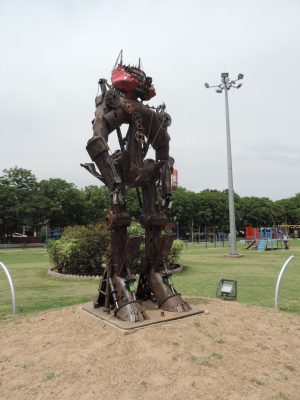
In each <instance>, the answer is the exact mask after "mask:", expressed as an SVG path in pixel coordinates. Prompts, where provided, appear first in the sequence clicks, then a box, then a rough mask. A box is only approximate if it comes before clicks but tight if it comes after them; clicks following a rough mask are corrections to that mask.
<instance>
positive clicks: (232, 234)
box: [204, 72, 244, 256]
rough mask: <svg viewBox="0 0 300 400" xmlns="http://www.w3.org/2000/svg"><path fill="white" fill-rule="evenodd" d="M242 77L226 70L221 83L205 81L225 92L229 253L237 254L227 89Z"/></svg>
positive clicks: (235, 86) (217, 90)
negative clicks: (231, 74)
mask: <svg viewBox="0 0 300 400" xmlns="http://www.w3.org/2000/svg"><path fill="white" fill-rule="evenodd" d="M243 78H244V75H243V74H238V77H237V79H235V80H230V79H229V74H228V72H222V74H221V83H220V84H219V85H214V86H210V85H209V84H208V83H205V85H204V86H205V87H206V88H216V92H217V93H222V92H223V90H224V93H225V114H226V140H227V167H228V202H229V224H230V255H232V256H237V255H238V253H237V249H236V226H235V212H234V191H233V177H232V158H231V141H230V125H229V107H228V90H230V89H231V88H235V89H239V88H240V87H241V86H242V83H238V81H240V80H241V79H243Z"/></svg>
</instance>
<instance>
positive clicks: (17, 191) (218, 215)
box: [0, 166, 300, 236]
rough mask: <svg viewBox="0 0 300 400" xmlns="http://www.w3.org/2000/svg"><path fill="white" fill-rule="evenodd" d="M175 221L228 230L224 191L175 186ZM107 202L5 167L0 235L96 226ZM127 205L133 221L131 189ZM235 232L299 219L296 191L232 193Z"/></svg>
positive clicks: (97, 191) (93, 189)
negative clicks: (275, 196)
mask: <svg viewBox="0 0 300 400" xmlns="http://www.w3.org/2000/svg"><path fill="white" fill-rule="evenodd" d="M173 202H174V209H175V218H176V222H178V223H179V226H180V233H181V234H182V235H183V236H184V235H185V234H186V233H187V232H189V231H190V229H191V226H192V225H193V226H194V227H195V228H196V227H199V226H200V227H201V228H202V229H201V230H202V231H203V228H204V226H207V227H210V228H212V227H214V228H215V229H216V230H219V231H224V232H228V230H229V218H228V192H227V190H224V191H218V190H213V189H205V190H202V191H201V192H197V193H196V192H193V191H190V190H187V189H185V188H182V187H179V188H178V189H177V190H175V191H173ZM109 206H110V195H109V192H108V190H107V188H106V187H105V186H96V185H92V186H86V187H85V188H83V189H78V188H77V187H76V186H75V185H74V184H73V183H69V182H66V181H65V180H63V179H59V178H52V179H48V180H42V181H40V182H38V180H37V179H36V177H35V175H34V174H33V173H32V172H31V171H30V170H26V169H23V168H18V167H16V166H15V167H13V168H10V169H5V170H4V171H3V175H2V176H0V235H1V234H2V235H3V234H7V235H10V234H11V233H12V232H14V231H15V230H16V229H17V227H20V226H24V225H25V226H30V227H32V229H33V228H35V229H36V230H37V231H38V230H40V229H41V228H42V227H43V226H45V225H46V224H47V225H48V226H50V227H65V226H75V225H89V224H97V223H99V222H101V220H102V219H103V216H104V213H105V210H106V209H107V208H109ZM127 208H128V211H129V212H130V214H131V215H132V216H133V217H135V218H136V219H138V217H139V215H140V214H141V210H140V206H139V201H138V197H137V193H136V190H135V189H128V190H127ZM235 211H236V227H237V230H243V229H244V228H245V226H268V225H273V224H281V223H287V224H299V223H300V193H298V194H296V195H295V196H293V197H290V198H287V199H282V200H278V201H272V200H270V199H269V198H265V197H262V198H259V197H254V196H252V197H241V196H238V195H237V194H235Z"/></svg>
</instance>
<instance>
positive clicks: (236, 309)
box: [0, 299, 300, 400]
mask: <svg viewBox="0 0 300 400" xmlns="http://www.w3.org/2000/svg"><path fill="white" fill-rule="evenodd" d="M193 303H194V304H195V303H196V301H194V302H193ZM201 306H202V307H203V308H205V309H206V310H208V311H209V313H208V314H200V315H197V316H193V317H189V318H186V319H181V320H177V321H173V322H168V323H164V324H159V325H154V326H151V327H149V328H145V329H142V330H139V331H136V332H135V333H132V334H127V335H125V334H124V333H122V332H119V331H117V330H116V329H115V328H113V327H110V326H107V325H105V323H104V322H102V321H101V320H99V319H97V318H95V317H94V316H92V315H90V314H88V313H86V312H84V311H83V310H82V309H81V307H79V306H74V307H68V308H64V309H59V310H54V311H49V312H45V313H39V314H34V315H32V316H27V317H16V318H10V319H8V320H4V321H3V320H2V321H1V322H0V346H1V349H0V398H1V400H4V399H5V400H6V399H7V400H8V399H12V400H18V399H22V400H35V399H43V400H47V399H51V400H52V399H58V400H60V399H72V400H77V399H80V400H87V399H105V400H106V399H120V400H125V399H126V400H127V399H128V400H133V399H145V400H150V399H156V400H159V399H164V400H168V399H174V400H176V399H178V400H179V399H180V400H182V399H184V400H192V399H193V400H194V399H205V400H207V399H220V400H221V399H222V400H224V399H226V400H227V399H231V400H235V399H238V400H240V399H247V400H248V399H249V400H250V399H251V400H254V399H263V400H268V399H272V400H274V399H281V400H282V399H283V400H299V399H300V317H299V316H295V315H290V314H286V313H277V312H275V311H274V310H271V309H264V308H258V307H250V306H245V305H241V304H238V303H234V302H222V301H220V300H206V299H202V300H201Z"/></svg>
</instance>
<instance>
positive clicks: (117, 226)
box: [83, 51, 191, 322]
mask: <svg viewBox="0 0 300 400" xmlns="http://www.w3.org/2000/svg"><path fill="white" fill-rule="evenodd" d="M111 81H112V84H111V85H110V84H108V82H107V80H105V79H100V80H99V85H100V88H101V94H100V95H99V96H97V97H96V100H95V102H96V112H95V119H94V120H93V121H92V124H93V137H92V138H91V139H90V140H89V141H88V143H87V147H86V149H87V151H88V153H89V155H90V157H91V159H92V160H93V161H94V163H95V164H96V166H97V168H98V169H99V171H100V174H101V175H100V174H99V173H98V172H97V171H96V169H95V166H94V164H93V163H88V164H84V165H83V166H84V167H85V168H86V169H88V170H89V172H91V173H92V174H93V175H95V176H97V177H98V178H99V179H100V180H102V181H103V182H104V183H105V185H107V187H108V188H109V190H110V193H111V209H110V210H108V211H107V212H106V215H105V226H106V228H107V229H109V230H110V231H111V243H110V246H109V251H108V262H107V265H106V266H105V269H104V272H103V275H102V278H101V281H100V286H99V294H98V295H97V297H96V298H95V300H94V307H95V308H98V307H103V309H104V310H105V311H110V310H114V315H115V317H117V318H119V319H121V320H124V321H130V322H137V321H143V320H146V319H148V316H147V313H146V311H145V309H144V307H143V303H142V301H144V300H152V301H155V302H157V305H158V307H160V308H161V309H162V310H165V311H173V312H179V313H180V312H185V311H189V310H190V309H191V307H190V306H189V304H188V303H187V302H185V301H184V300H183V299H182V298H181V296H180V294H179V293H178V292H177V291H176V289H175V288H174V286H173V284H172V280H171V272H170V270H169V269H168V265H167V262H166V260H167V257H168V255H169V253H170V251H171V247H172V242H173V239H174V235H173V234H168V233H165V231H164V230H165V228H166V225H167V222H168V214H169V211H170V210H171V206H172V204H171V203H172V201H171V171H172V168H173V162H174V160H173V159H172V158H170V157H169V141H170V137H169V134H168V132H167V128H168V127H169V126H170V124H171V117H170V116H169V114H167V113H166V112H165V105H164V104H163V105H160V106H159V107H156V108H154V107H150V106H148V105H145V104H143V101H145V100H150V99H151V98H152V97H154V96H155V94H156V93H155V88H154V86H153V85H152V78H150V77H148V76H146V74H145V73H144V71H143V70H142V68H141V63H140V60H139V65H138V67H135V66H130V65H124V64H123V57H122V51H121V52H120V54H119V57H118V59H117V61H116V64H115V66H114V68H113V71H112V77H111ZM122 124H128V131H127V134H126V137H125V138H123V137H122V133H121V129H120V126H121V125H122ZM114 130H116V131H117V135H118V139H119V144H120V150H117V151H115V152H114V153H113V154H112V155H110V154H109V147H108V144H107V143H108V135H109V134H110V133H111V132H113V131H114ZM150 146H152V147H153V149H154V151H155V155H156V160H155V161H154V160H151V159H145V156H146V154H147V151H148V149H149V147H150ZM128 187H129V188H132V187H134V188H136V191H137V196H138V199H139V203H140V206H141V209H142V215H141V218H140V223H141V225H142V226H143V227H144V229H145V258H144V263H143V265H141V271H140V278H139V282H138V286H137V289H136V290H135V285H134V281H135V276H134V275H133V274H132V273H131V265H132V262H133V261H134V259H135V257H136V256H137V254H138V252H139V247H140V245H141V243H142V241H143V239H144V238H143V237H142V236H138V235H133V236H129V237H128V235H127V227H128V226H129V225H130V223H131V217H130V215H129V214H128V212H127V211H126V188H128ZM162 231H164V233H162Z"/></svg>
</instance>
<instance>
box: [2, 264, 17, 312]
mask: <svg viewBox="0 0 300 400" xmlns="http://www.w3.org/2000/svg"><path fill="white" fill-rule="evenodd" d="M0 266H1V267H2V269H3V271H4V272H5V275H6V277H7V279H8V282H9V287H10V292H11V300H12V313H13V314H15V313H16V296H15V289H14V284H13V281H12V279H11V276H10V273H9V271H8V269H7V267H6V266H5V264H3V262H2V261H0Z"/></svg>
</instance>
